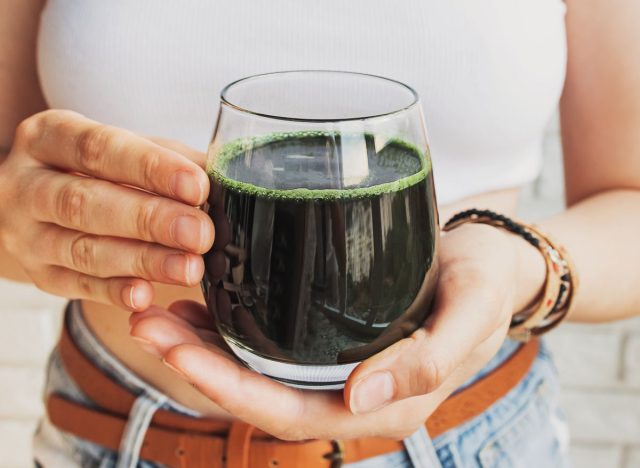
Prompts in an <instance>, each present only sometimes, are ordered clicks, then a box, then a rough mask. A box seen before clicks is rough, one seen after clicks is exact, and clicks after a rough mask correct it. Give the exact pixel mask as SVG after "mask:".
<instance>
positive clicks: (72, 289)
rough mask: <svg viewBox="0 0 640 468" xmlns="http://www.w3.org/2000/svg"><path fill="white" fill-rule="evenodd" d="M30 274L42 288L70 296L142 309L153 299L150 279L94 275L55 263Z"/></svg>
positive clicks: (132, 308)
mask: <svg viewBox="0 0 640 468" xmlns="http://www.w3.org/2000/svg"><path fill="white" fill-rule="evenodd" d="M31 277H32V278H34V282H35V284H36V286H37V287H39V288H40V289H42V290H43V291H46V292H48V293H51V294H55V295H57V296H62V297H67V298H70V299H88V300H91V301H96V302H102V303H104V304H112V305H115V306H117V307H122V308H125V309H129V310H144V309H146V308H147V307H149V305H150V304H151V301H152V300H153V287H152V286H151V283H150V282H148V281H146V280H143V279H139V278H106V279H103V278H96V277H95V276H90V275H85V274H84V273H79V272H77V271H73V270H69V269H67V268H63V267H58V266H49V267H47V268H46V269H45V270H44V271H43V272H39V274H32V275H31Z"/></svg>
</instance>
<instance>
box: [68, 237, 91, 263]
mask: <svg viewBox="0 0 640 468" xmlns="http://www.w3.org/2000/svg"><path fill="white" fill-rule="evenodd" d="M70 257H71V265H73V268H75V269H76V270H80V271H92V270H93V268H94V267H95V263H96V262H95V260H96V246H95V242H94V240H93V239H92V238H91V236H89V235H88V234H80V235H79V236H77V237H76V238H75V239H74V240H73V241H72V242H71V246H70Z"/></svg>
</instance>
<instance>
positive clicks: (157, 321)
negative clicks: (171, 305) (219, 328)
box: [129, 306, 232, 357]
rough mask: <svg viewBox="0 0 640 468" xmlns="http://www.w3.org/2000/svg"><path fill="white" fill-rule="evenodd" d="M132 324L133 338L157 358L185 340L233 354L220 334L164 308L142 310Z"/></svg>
mask: <svg viewBox="0 0 640 468" xmlns="http://www.w3.org/2000/svg"><path fill="white" fill-rule="evenodd" d="M129 324H130V326H131V331H130V333H131V337H132V338H134V339H135V340H136V341H138V343H139V344H141V345H142V346H143V348H144V349H145V351H147V352H149V353H151V354H153V355H155V356H158V357H159V356H161V355H163V354H165V353H166V352H167V351H168V350H169V349H170V348H172V347H174V346H178V345H180V344H184V343H190V344H198V345H203V346H209V345H211V346H214V347H216V348H218V349H220V350H223V351H224V352H227V353H229V356H230V357H231V356H232V354H231V350H230V349H229V348H228V347H227V345H226V343H225V342H224V339H223V338H222V337H221V336H220V335H219V334H218V333H215V332H213V331H211V330H209V329H201V328H196V327H193V326H192V325H191V324H190V323H189V322H187V321H186V320H184V319H182V318H180V317H178V316H176V315H175V314H173V313H172V312H170V311H169V310H167V309H164V308H161V307H157V306H151V307H149V308H148V309H147V310H145V311H143V312H138V313H135V314H132V315H131V317H130V318H129Z"/></svg>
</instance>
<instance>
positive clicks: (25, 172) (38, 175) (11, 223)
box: [0, 110, 214, 310]
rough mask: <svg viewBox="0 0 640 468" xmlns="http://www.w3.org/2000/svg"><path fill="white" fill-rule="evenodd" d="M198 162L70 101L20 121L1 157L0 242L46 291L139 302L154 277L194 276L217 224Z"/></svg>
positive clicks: (191, 280)
mask: <svg viewBox="0 0 640 468" xmlns="http://www.w3.org/2000/svg"><path fill="white" fill-rule="evenodd" d="M208 187H209V184H208V180H207V176H206V173H205V172H204V170H203V169H202V168H201V167H199V166H198V165H197V164H196V163H195V162H193V161H191V160H189V159H188V158H187V157H185V156H184V155H182V154H180V153H178V152H176V151H173V150H171V149H169V148H167V147H163V146H160V145H158V144H155V143H153V142H151V141H150V140H147V139H145V138H142V137H140V136H137V135H134V134H133V133H130V132H127V131H124V130H120V129H117V128H113V127H108V126H105V125H100V124H98V123H96V122H94V121H92V120H89V119H87V118H84V117H83V116H81V115H79V114H76V113H74V112H70V111H58V110H51V111H45V112H42V113H39V114H36V115H34V116H32V117H30V118H28V119H26V120H25V121H23V122H22V123H21V124H20V126H19V127H18V129H17V132H16V138H15V143H14V145H13V148H12V150H11V152H10V153H9V155H8V157H7V158H6V159H5V160H4V161H3V162H2V164H0V199H2V205H1V206H0V250H4V251H6V252H8V253H9V254H11V255H12V256H13V257H15V258H16V259H17V260H18V261H19V262H20V264H21V265H22V267H23V268H24V270H25V271H26V273H27V274H28V275H29V277H30V278H31V279H32V281H33V282H34V283H35V284H36V285H37V286H38V287H39V288H41V289H43V290H44V291H47V292H50V293H53V294H57V295H60V296H65V297H72V298H83V299H91V300H94V301H99V302H105V303H111V304H114V305H117V306H121V307H126V308H129V309H138V310H141V309H145V308H147V307H148V306H149V304H150V303H151V301H152V298H153V289H152V286H151V283H150V281H159V282H163V283H172V284H179V285H194V284H197V283H198V281H199V280H200V279H201V277H202V274H203V271H204V266H203V262H202V258H201V257H200V256H199V255H198V254H201V253H203V252H205V251H207V250H208V249H209V248H210V246H211V244H212V242H213V234H214V230H213V224H212V223H211V221H210V219H209V218H208V216H206V214H205V213H203V212H202V211H200V210H199V209H198V208H196V206H197V205H199V204H201V203H203V202H204V200H205V199H206V197H207V193H208Z"/></svg>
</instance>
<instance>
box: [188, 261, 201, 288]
mask: <svg viewBox="0 0 640 468" xmlns="http://www.w3.org/2000/svg"><path fill="white" fill-rule="evenodd" d="M200 265H201V263H200V262H199V261H198V260H197V259H195V258H189V260H188V266H187V271H188V272H189V276H188V278H187V284H196V283H197V282H198V281H200V280H201V279H202V273H203V271H202V269H201V268H200Z"/></svg>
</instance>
